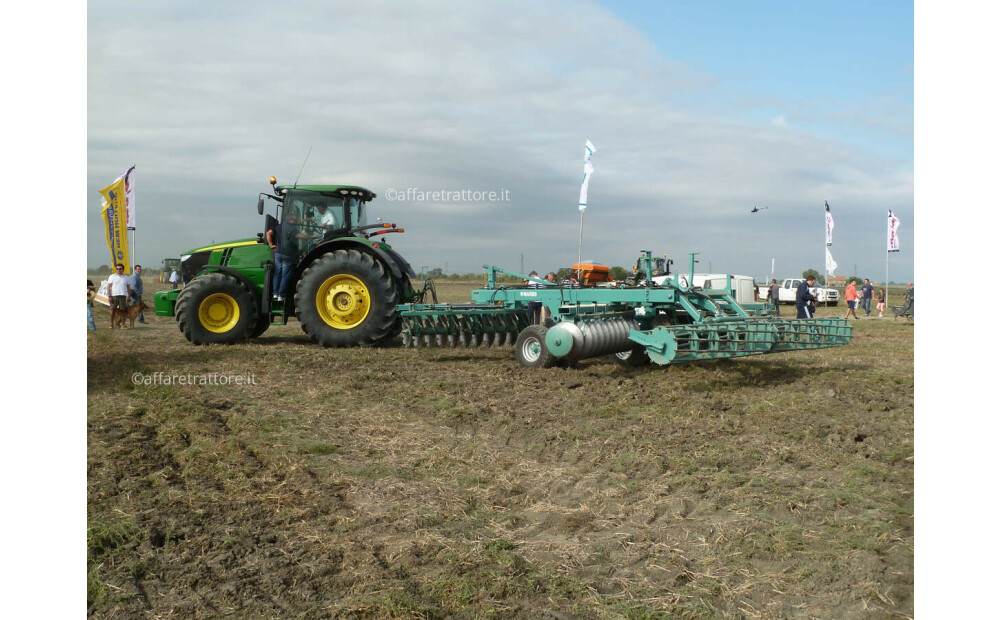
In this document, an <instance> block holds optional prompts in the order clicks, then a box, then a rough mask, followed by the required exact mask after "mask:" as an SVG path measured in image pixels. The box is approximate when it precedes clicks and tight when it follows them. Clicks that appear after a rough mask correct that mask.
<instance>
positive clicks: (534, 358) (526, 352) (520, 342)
mask: <svg viewBox="0 0 1000 620" xmlns="http://www.w3.org/2000/svg"><path fill="white" fill-rule="evenodd" d="M547 331H548V329H547V328H545V327H543V326H541V325H529V326H528V327H525V328H524V329H522V330H521V333H520V334H518V336H517V342H515V343H514V355H515V356H516V357H517V361H518V363H519V364H521V365H522V366H525V367H527V368H551V367H552V366H555V363H556V358H555V357H553V356H552V354H551V353H549V350H548V348H547V347H546V346H545V332H547Z"/></svg>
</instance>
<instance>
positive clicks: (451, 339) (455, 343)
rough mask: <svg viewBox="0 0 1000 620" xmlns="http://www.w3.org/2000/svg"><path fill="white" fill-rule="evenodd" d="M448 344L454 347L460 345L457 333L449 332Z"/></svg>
mask: <svg viewBox="0 0 1000 620" xmlns="http://www.w3.org/2000/svg"><path fill="white" fill-rule="evenodd" d="M448 346H449V347H451V348H452V349H454V348H455V347H457V346H458V338H456V337H455V334H448Z"/></svg>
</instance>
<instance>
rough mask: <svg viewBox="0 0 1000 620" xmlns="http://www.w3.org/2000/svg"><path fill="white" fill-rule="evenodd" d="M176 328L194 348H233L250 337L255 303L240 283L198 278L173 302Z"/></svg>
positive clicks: (215, 276)
mask: <svg viewBox="0 0 1000 620" xmlns="http://www.w3.org/2000/svg"><path fill="white" fill-rule="evenodd" d="M176 308H177V312H176V317H177V326H178V327H179V328H180V330H181V332H182V333H183V334H184V337H185V338H187V339H188V340H189V341H191V342H192V343H194V344H233V343H236V342H242V341H243V340H246V339H247V338H249V337H250V334H251V333H252V332H253V330H254V328H255V326H256V325H257V320H258V311H257V300H256V298H255V297H254V295H253V293H251V292H250V291H249V290H248V289H247V287H246V286H244V285H243V283H242V282H240V281H239V280H237V279H236V278H234V277H232V276H228V275H226V274H223V273H209V274H206V275H203V276H198V277H197V278H195V279H194V280H192V281H191V282H189V283H188V285H187V286H185V287H184V292H183V293H182V294H181V295H179V296H178V298H177V306H176Z"/></svg>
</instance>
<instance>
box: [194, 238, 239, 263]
mask: <svg viewBox="0 0 1000 620" xmlns="http://www.w3.org/2000/svg"><path fill="white" fill-rule="evenodd" d="M254 243H257V238H256V237H251V238H250V239H237V240H236V241H226V242H224V243H213V244H212V245H206V246H202V247H200V248H195V249H193V250H188V251H187V252H181V260H184V257H185V256H190V255H191V254H197V253H198V252H211V251H212V250H223V249H225V248H234V247H236V246H240V245H252V244H254Z"/></svg>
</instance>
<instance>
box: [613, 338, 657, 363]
mask: <svg viewBox="0 0 1000 620" xmlns="http://www.w3.org/2000/svg"><path fill="white" fill-rule="evenodd" d="M613 357H614V358H615V361H616V362H618V363H619V364H621V365H622V366H629V367H632V368H637V367H639V366H648V365H649V356H648V355H646V347H644V346H642V345H641V344H638V343H636V344H635V345H633V346H632V348H631V349H629V350H628V351H622V352H621V353H615V354H614V356H613Z"/></svg>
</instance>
